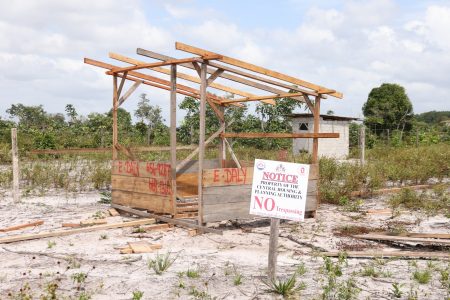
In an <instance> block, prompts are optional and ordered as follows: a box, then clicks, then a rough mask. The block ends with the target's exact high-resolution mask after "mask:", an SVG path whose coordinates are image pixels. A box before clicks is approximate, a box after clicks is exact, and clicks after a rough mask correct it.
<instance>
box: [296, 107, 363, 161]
mask: <svg viewBox="0 0 450 300" xmlns="http://www.w3.org/2000/svg"><path fill="white" fill-rule="evenodd" d="M290 116H291V118H292V131H293V133H308V132H309V133H313V132H314V116H313V115H312V114H292V115H290ZM355 120H357V118H349V117H340V116H333V115H320V126H319V132H333V133H339V138H335V139H333V138H321V139H319V153H318V154H319V156H327V157H334V158H338V159H345V158H347V156H348V154H349V124H350V123H351V122H352V121H355ZM312 148H313V139H294V141H293V152H294V155H296V154H298V153H300V152H302V151H306V152H308V153H312Z"/></svg>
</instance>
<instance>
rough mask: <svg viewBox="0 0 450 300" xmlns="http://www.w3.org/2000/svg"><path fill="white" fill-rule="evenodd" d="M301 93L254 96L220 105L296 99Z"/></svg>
mask: <svg viewBox="0 0 450 300" xmlns="http://www.w3.org/2000/svg"><path fill="white" fill-rule="evenodd" d="M301 95H303V93H284V94H276V95H269V96H255V97H245V98H239V99H231V100H222V101H221V102H220V103H221V104H230V103H238V102H250V101H261V100H267V99H277V98H288V97H292V98H293V97H297V96H301Z"/></svg>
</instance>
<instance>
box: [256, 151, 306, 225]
mask: <svg viewBox="0 0 450 300" xmlns="http://www.w3.org/2000/svg"><path fill="white" fill-rule="evenodd" d="M308 177H309V165H304V164H295V163H288V162H281V161H273V160H262V159H255V166H254V169H253V185H252V199H251V201H250V214H252V215H258V216H264V217H270V218H278V219H287V220H293V221H300V220H303V219H304V218H305V204H306V192H307V188H308Z"/></svg>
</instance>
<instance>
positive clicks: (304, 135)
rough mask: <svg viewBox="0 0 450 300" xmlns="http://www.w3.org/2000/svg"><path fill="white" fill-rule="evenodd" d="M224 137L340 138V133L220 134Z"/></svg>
mask: <svg viewBox="0 0 450 300" xmlns="http://www.w3.org/2000/svg"><path fill="white" fill-rule="evenodd" d="M220 136H221V137H223V138H245V139H263V138H275V139H286V138H288V139H289V138H290V139H298V138H307V139H311V138H339V133H334V132H329V133H328V132H326V133H325V132H322V133H312V132H311V133H274V132H225V133H222V134H220Z"/></svg>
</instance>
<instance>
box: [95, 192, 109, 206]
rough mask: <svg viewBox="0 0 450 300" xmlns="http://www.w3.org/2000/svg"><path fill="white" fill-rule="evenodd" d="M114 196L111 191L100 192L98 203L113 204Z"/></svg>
mask: <svg viewBox="0 0 450 300" xmlns="http://www.w3.org/2000/svg"><path fill="white" fill-rule="evenodd" d="M111 201H112V195H111V192H110V191H104V192H100V200H99V201H98V203H103V204H111Z"/></svg>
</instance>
